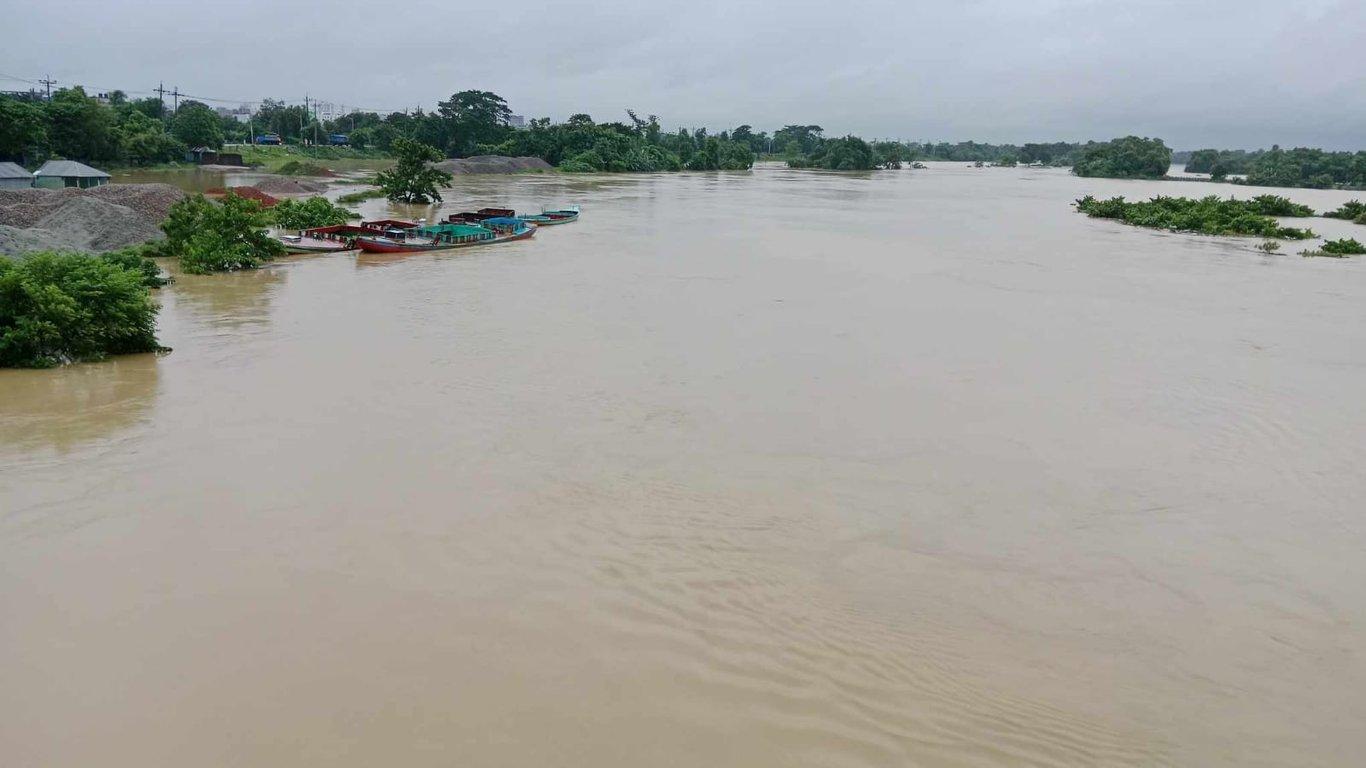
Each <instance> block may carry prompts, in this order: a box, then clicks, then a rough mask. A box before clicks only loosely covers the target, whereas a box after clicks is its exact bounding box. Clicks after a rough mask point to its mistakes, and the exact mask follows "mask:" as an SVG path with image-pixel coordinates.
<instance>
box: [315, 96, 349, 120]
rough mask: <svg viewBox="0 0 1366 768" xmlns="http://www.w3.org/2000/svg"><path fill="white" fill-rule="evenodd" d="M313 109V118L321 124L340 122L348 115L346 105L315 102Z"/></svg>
mask: <svg viewBox="0 0 1366 768" xmlns="http://www.w3.org/2000/svg"><path fill="white" fill-rule="evenodd" d="M312 107H313V117H314V118H316V119H317V120H318V122H320V123H330V122H332V121H333V120H340V119H342V118H343V117H345V116H346V115H347V114H348V110H347V109H346V106H345V105H343V104H333V103H332V102H330V101H318V102H314V103H313V105H312Z"/></svg>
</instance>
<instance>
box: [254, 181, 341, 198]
mask: <svg viewBox="0 0 1366 768" xmlns="http://www.w3.org/2000/svg"><path fill="white" fill-rule="evenodd" d="M252 186H254V187H256V188H257V189H259V190H261V191H262V192H265V193H267V194H271V195H316V194H318V193H320V192H323V191H325V190H326V189H327V185H326V184H320V183H318V182H316V181H302V180H300V179H286V178H281V177H279V176H272V177H269V178H265V179H262V180H260V181H258V182H256V183H255V184H253V185H252Z"/></svg>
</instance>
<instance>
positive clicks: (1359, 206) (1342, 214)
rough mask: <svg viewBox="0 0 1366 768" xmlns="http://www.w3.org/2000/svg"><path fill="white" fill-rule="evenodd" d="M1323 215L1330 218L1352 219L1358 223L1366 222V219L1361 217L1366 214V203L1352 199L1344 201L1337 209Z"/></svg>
mask: <svg viewBox="0 0 1366 768" xmlns="http://www.w3.org/2000/svg"><path fill="white" fill-rule="evenodd" d="M1323 215H1324V216H1327V217H1328V218H1330V219H1351V220H1352V221H1355V222H1356V223H1358V224H1366V221H1361V218H1362V217H1363V216H1366V203H1363V202H1361V201H1360V200H1350V201H1348V202H1345V203H1343V204H1342V206H1341V207H1339V208H1338V209H1337V210H1336V211H1328V212H1326V213H1324V214H1323Z"/></svg>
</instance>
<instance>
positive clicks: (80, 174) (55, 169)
mask: <svg viewBox="0 0 1366 768" xmlns="http://www.w3.org/2000/svg"><path fill="white" fill-rule="evenodd" d="M33 175H34V176H62V177H66V178H71V177H75V178H82V179H107V178H109V174H107V173H105V172H104V171H101V170H100V169H98V168H91V167H90V166H88V165H86V164H85V163H78V162H76V161H75V160H49V161H47V162H46V163H43V167H42V168H39V169H38V170H36V171H34V172H33Z"/></svg>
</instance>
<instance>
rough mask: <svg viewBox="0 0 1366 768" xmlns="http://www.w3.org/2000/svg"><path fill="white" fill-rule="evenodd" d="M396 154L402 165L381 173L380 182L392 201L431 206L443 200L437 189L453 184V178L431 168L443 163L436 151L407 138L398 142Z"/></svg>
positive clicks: (395, 142) (394, 149) (378, 177)
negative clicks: (433, 163)
mask: <svg viewBox="0 0 1366 768" xmlns="http://www.w3.org/2000/svg"><path fill="white" fill-rule="evenodd" d="M393 151H394V152H395V153H396V154H397V155H398V163H396V164H395V165H394V167H393V168H391V169H389V170H387V171H381V172H380V173H379V174H378V175H377V176H376V181H378V182H379V186H380V188H381V189H383V190H384V194H385V196H386V197H388V198H389V199H390V200H398V201H401V202H405V203H427V202H431V201H434V200H436V201H439V200H441V192H440V191H438V189H437V187H439V186H445V185H448V184H450V183H451V175H450V174H449V173H446V172H445V171H441V170H438V169H436V168H433V167H431V166H430V165H428V163H430V162H434V161H436V160H440V159H441V153H440V152H439V151H437V149H436V148H435V147H432V146H430V145H427V144H423V143H421V142H417V141H413V140H412V139H407V138H402V137H400V138H398V139H395V140H394V144H393Z"/></svg>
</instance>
